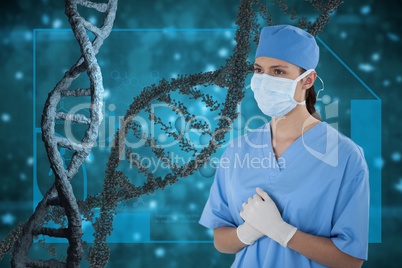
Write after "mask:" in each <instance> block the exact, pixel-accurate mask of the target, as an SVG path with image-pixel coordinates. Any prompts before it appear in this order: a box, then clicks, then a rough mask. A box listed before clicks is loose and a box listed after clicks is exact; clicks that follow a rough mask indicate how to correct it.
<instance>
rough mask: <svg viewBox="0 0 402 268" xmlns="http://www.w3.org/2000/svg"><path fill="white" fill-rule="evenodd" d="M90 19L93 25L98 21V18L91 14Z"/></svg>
mask: <svg viewBox="0 0 402 268" xmlns="http://www.w3.org/2000/svg"><path fill="white" fill-rule="evenodd" d="M88 21H89V22H90V23H92V24H93V25H95V24H96V22H97V19H96V18H95V17H94V16H91V17H90V18H89V19H88Z"/></svg>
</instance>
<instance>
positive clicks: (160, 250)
mask: <svg viewBox="0 0 402 268" xmlns="http://www.w3.org/2000/svg"><path fill="white" fill-rule="evenodd" d="M165 254H166V251H165V249H164V248H157V249H155V256H156V257H158V258H162V257H164V256H165Z"/></svg>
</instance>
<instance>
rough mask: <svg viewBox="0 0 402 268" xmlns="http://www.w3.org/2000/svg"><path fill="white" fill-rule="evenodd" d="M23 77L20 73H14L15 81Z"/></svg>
mask: <svg viewBox="0 0 402 268" xmlns="http://www.w3.org/2000/svg"><path fill="white" fill-rule="evenodd" d="M23 77H24V74H23V73H22V72H20V71H18V72H16V73H15V79H17V80H21V79H22V78H23Z"/></svg>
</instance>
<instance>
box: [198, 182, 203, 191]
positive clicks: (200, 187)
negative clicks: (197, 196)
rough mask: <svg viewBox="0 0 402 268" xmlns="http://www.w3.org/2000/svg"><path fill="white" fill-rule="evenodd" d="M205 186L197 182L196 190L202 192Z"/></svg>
mask: <svg viewBox="0 0 402 268" xmlns="http://www.w3.org/2000/svg"><path fill="white" fill-rule="evenodd" d="M204 186H205V184H204V183H203V182H197V188H198V189H200V190H202V189H204Z"/></svg>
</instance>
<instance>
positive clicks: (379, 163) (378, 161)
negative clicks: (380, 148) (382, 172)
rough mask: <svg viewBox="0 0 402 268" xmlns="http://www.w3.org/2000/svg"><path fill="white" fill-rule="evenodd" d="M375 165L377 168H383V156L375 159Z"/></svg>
mask: <svg viewBox="0 0 402 268" xmlns="http://www.w3.org/2000/svg"><path fill="white" fill-rule="evenodd" d="M374 166H375V167H376V168H382V167H383V166H384V160H383V159H382V158H381V157H377V158H376V159H375V160H374Z"/></svg>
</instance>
